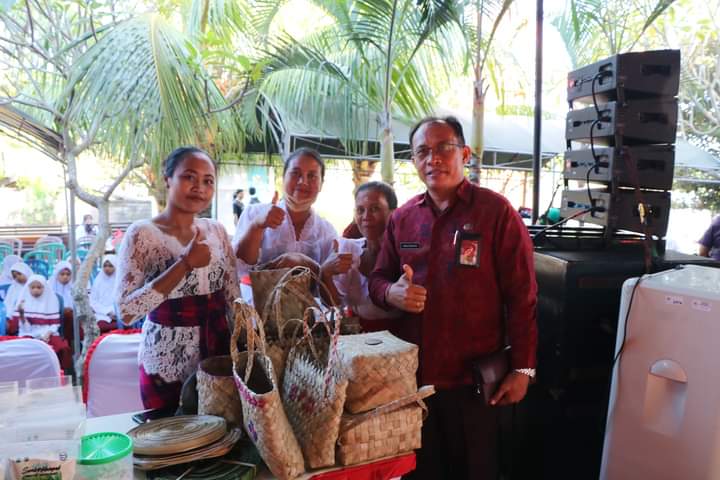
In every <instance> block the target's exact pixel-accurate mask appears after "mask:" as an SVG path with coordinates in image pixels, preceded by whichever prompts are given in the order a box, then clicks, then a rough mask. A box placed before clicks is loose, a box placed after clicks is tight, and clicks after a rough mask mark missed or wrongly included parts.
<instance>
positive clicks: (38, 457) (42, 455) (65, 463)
mask: <svg viewBox="0 0 720 480" xmlns="http://www.w3.org/2000/svg"><path fill="white" fill-rule="evenodd" d="M79 446H80V441H79V440H58V441H48V442H25V443H6V444H3V445H2V446H0V452H2V453H0V456H2V457H4V458H2V459H0V464H4V465H5V477H4V478H6V479H8V480H73V478H74V477H75V468H76V459H77V455H78V449H79Z"/></svg>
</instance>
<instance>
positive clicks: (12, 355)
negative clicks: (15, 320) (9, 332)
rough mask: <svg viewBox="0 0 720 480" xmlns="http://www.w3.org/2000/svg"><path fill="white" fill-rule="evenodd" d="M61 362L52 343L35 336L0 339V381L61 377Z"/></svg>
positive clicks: (21, 384) (23, 381)
mask: <svg viewBox="0 0 720 480" xmlns="http://www.w3.org/2000/svg"><path fill="white" fill-rule="evenodd" d="M60 374H61V370H60V362H59V361H58V358H57V355H55V352H54V351H53V349H52V348H50V345H48V344H47V343H45V342H43V341H40V340H35V339H33V338H18V339H12V340H4V341H0V382H15V381H18V382H20V386H21V387H22V386H23V385H24V384H25V381H26V380H30V379H33V378H47V377H58V378H59V377H60Z"/></svg>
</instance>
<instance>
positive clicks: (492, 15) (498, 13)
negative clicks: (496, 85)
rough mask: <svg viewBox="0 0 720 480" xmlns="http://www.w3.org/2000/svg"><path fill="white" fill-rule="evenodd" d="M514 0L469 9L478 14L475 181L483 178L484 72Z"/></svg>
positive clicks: (490, 0) (478, 0)
mask: <svg viewBox="0 0 720 480" xmlns="http://www.w3.org/2000/svg"><path fill="white" fill-rule="evenodd" d="M512 3H513V0H474V2H472V5H471V7H472V8H470V9H469V12H470V13H471V14H472V15H474V16H475V31H474V32H472V34H470V35H469V37H470V38H471V39H472V43H473V50H474V53H475V55H474V58H473V74H474V77H475V81H474V83H473V110H472V133H471V140H470V146H471V147H472V151H473V153H474V154H475V157H474V158H473V160H472V162H471V164H470V180H471V181H473V182H477V181H478V180H479V177H480V165H481V164H482V157H483V152H484V151H485V134H484V129H485V95H486V94H487V90H488V88H489V85H487V86H486V85H485V81H484V76H483V75H484V71H485V68H486V66H487V64H488V59H489V56H490V52H491V50H490V48H491V46H492V44H493V39H494V38H495V32H497V29H498V26H499V25H500V22H501V21H502V19H503V17H504V16H505V14H506V13H507V12H508V10H509V9H510V6H511V5H512ZM485 20H488V21H492V28H491V29H490V33H489V34H484V33H483V23H484V21H485ZM484 35H486V36H484Z"/></svg>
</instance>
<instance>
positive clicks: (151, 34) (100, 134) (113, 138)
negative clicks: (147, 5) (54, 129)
mask: <svg viewBox="0 0 720 480" xmlns="http://www.w3.org/2000/svg"><path fill="white" fill-rule="evenodd" d="M69 85H70V86H69V88H68V90H67V91H66V94H67V95H68V96H72V98H73V104H74V107H73V109H72V110H71V111H70V113H69V121H70V122H71V123H73V124H78V125H82V126H84V128H85V129H92V128H93V124H94V123H96V122H101V125H100V128H98V130H97V136H96V142H97V146H96V148H95V150H96V151H97V152H98V153H100V154H102V155H106V156H108V157H115V158H118V157H119V158H126V159H133V158H139V159H144V160H146V161H149V162H150V163H152V164H155V165H159V164H160V162H161V161H162V159H163V158H164V157H165V156H166V155H167V154H168V153H169V152H170V151H172V150H173V149H174V148H176V147H177V146H179V145H183V144H197V145H201V146H204V147H205V148H208V149H210V150H214V151H216V152H217V151H225V150H229V151H236V150H240V149H241V148H242V145H243V134H242V129H241V128H240V125H239V124H238V122H237V119H236V118H235V117H234V115H233V111H232V110H231V109H230V110H224V111H222V112H218V113H208V112H209V111H212V110H215V109H217V110H219V109H221V108H222V107H224V106H225V105H226V103H225V99H224V98H223V96H222V94H221V93H220V91H219V90H218V88H217V87H216V85H215V83H214V82H213V81H212V80H211V79H210V78H209V76H208V75H207V73H206V72H205V71H204V69H203V67H202V64H201V61H200V58H199V55H198V53H197V49H196V48H195V46H194V45H193V43H192V42H191V41H190V40H189V39H188V38H187V37H186V36H184V35H183V34H181V33H180V32H178V31H176V30H175V29H173V28H172V27H171V26H170V25H168V24H167V23H166V22H165V21H164V20H163V18H162V17H160V16H159V15H145V16H142V17H139V18H135V19H132V20H128V21H126V22H123V23H122V24H120V25H117V26H116V27H114V28H113V29H111V30H110V31H108V32H107V33H106V34H105V35H104V36H103V37H102V38H101V39H100V41H99V42H98V43H97V44H96V45H94V46H93V47H92V48H91V49H89V50H88V51H87V52H86V53H85V54H84V55H83V56H82V57H81V58H80V59H78V61H77V63H76V64H75V66H74V69H73V76H72V77H71V79H70V82H69Z"/></svg>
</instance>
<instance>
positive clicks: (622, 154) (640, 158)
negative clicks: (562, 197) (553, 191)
mask: <svg viewBox="0 0 720 480" xmlns="http://www.w3.org/2000/svg"><path fill="white" fill-rule="evenodd" d="M595 157H597V159H596V158H595ZM595 157H593V152H592V150H590V149H589V148H584V149H581V150H568V151H566V152H565V167H564V169H563V177H565V179H567V180H579V181H583V182H584V181H586V180H587V179H588V170H590V177H589V178H590V181H593V182H604V183H612V182H614V183H616V184H617V185H619V186H621V187H635V186H638V187H640V188H649V189H652V190H670V189H672V182H673V171H674V170H673V169H674V168H675V147H673V146H672V145H651V146H637V147H623V148H622V149H619V148H614V147H596V148H595Z"/></svg>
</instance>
